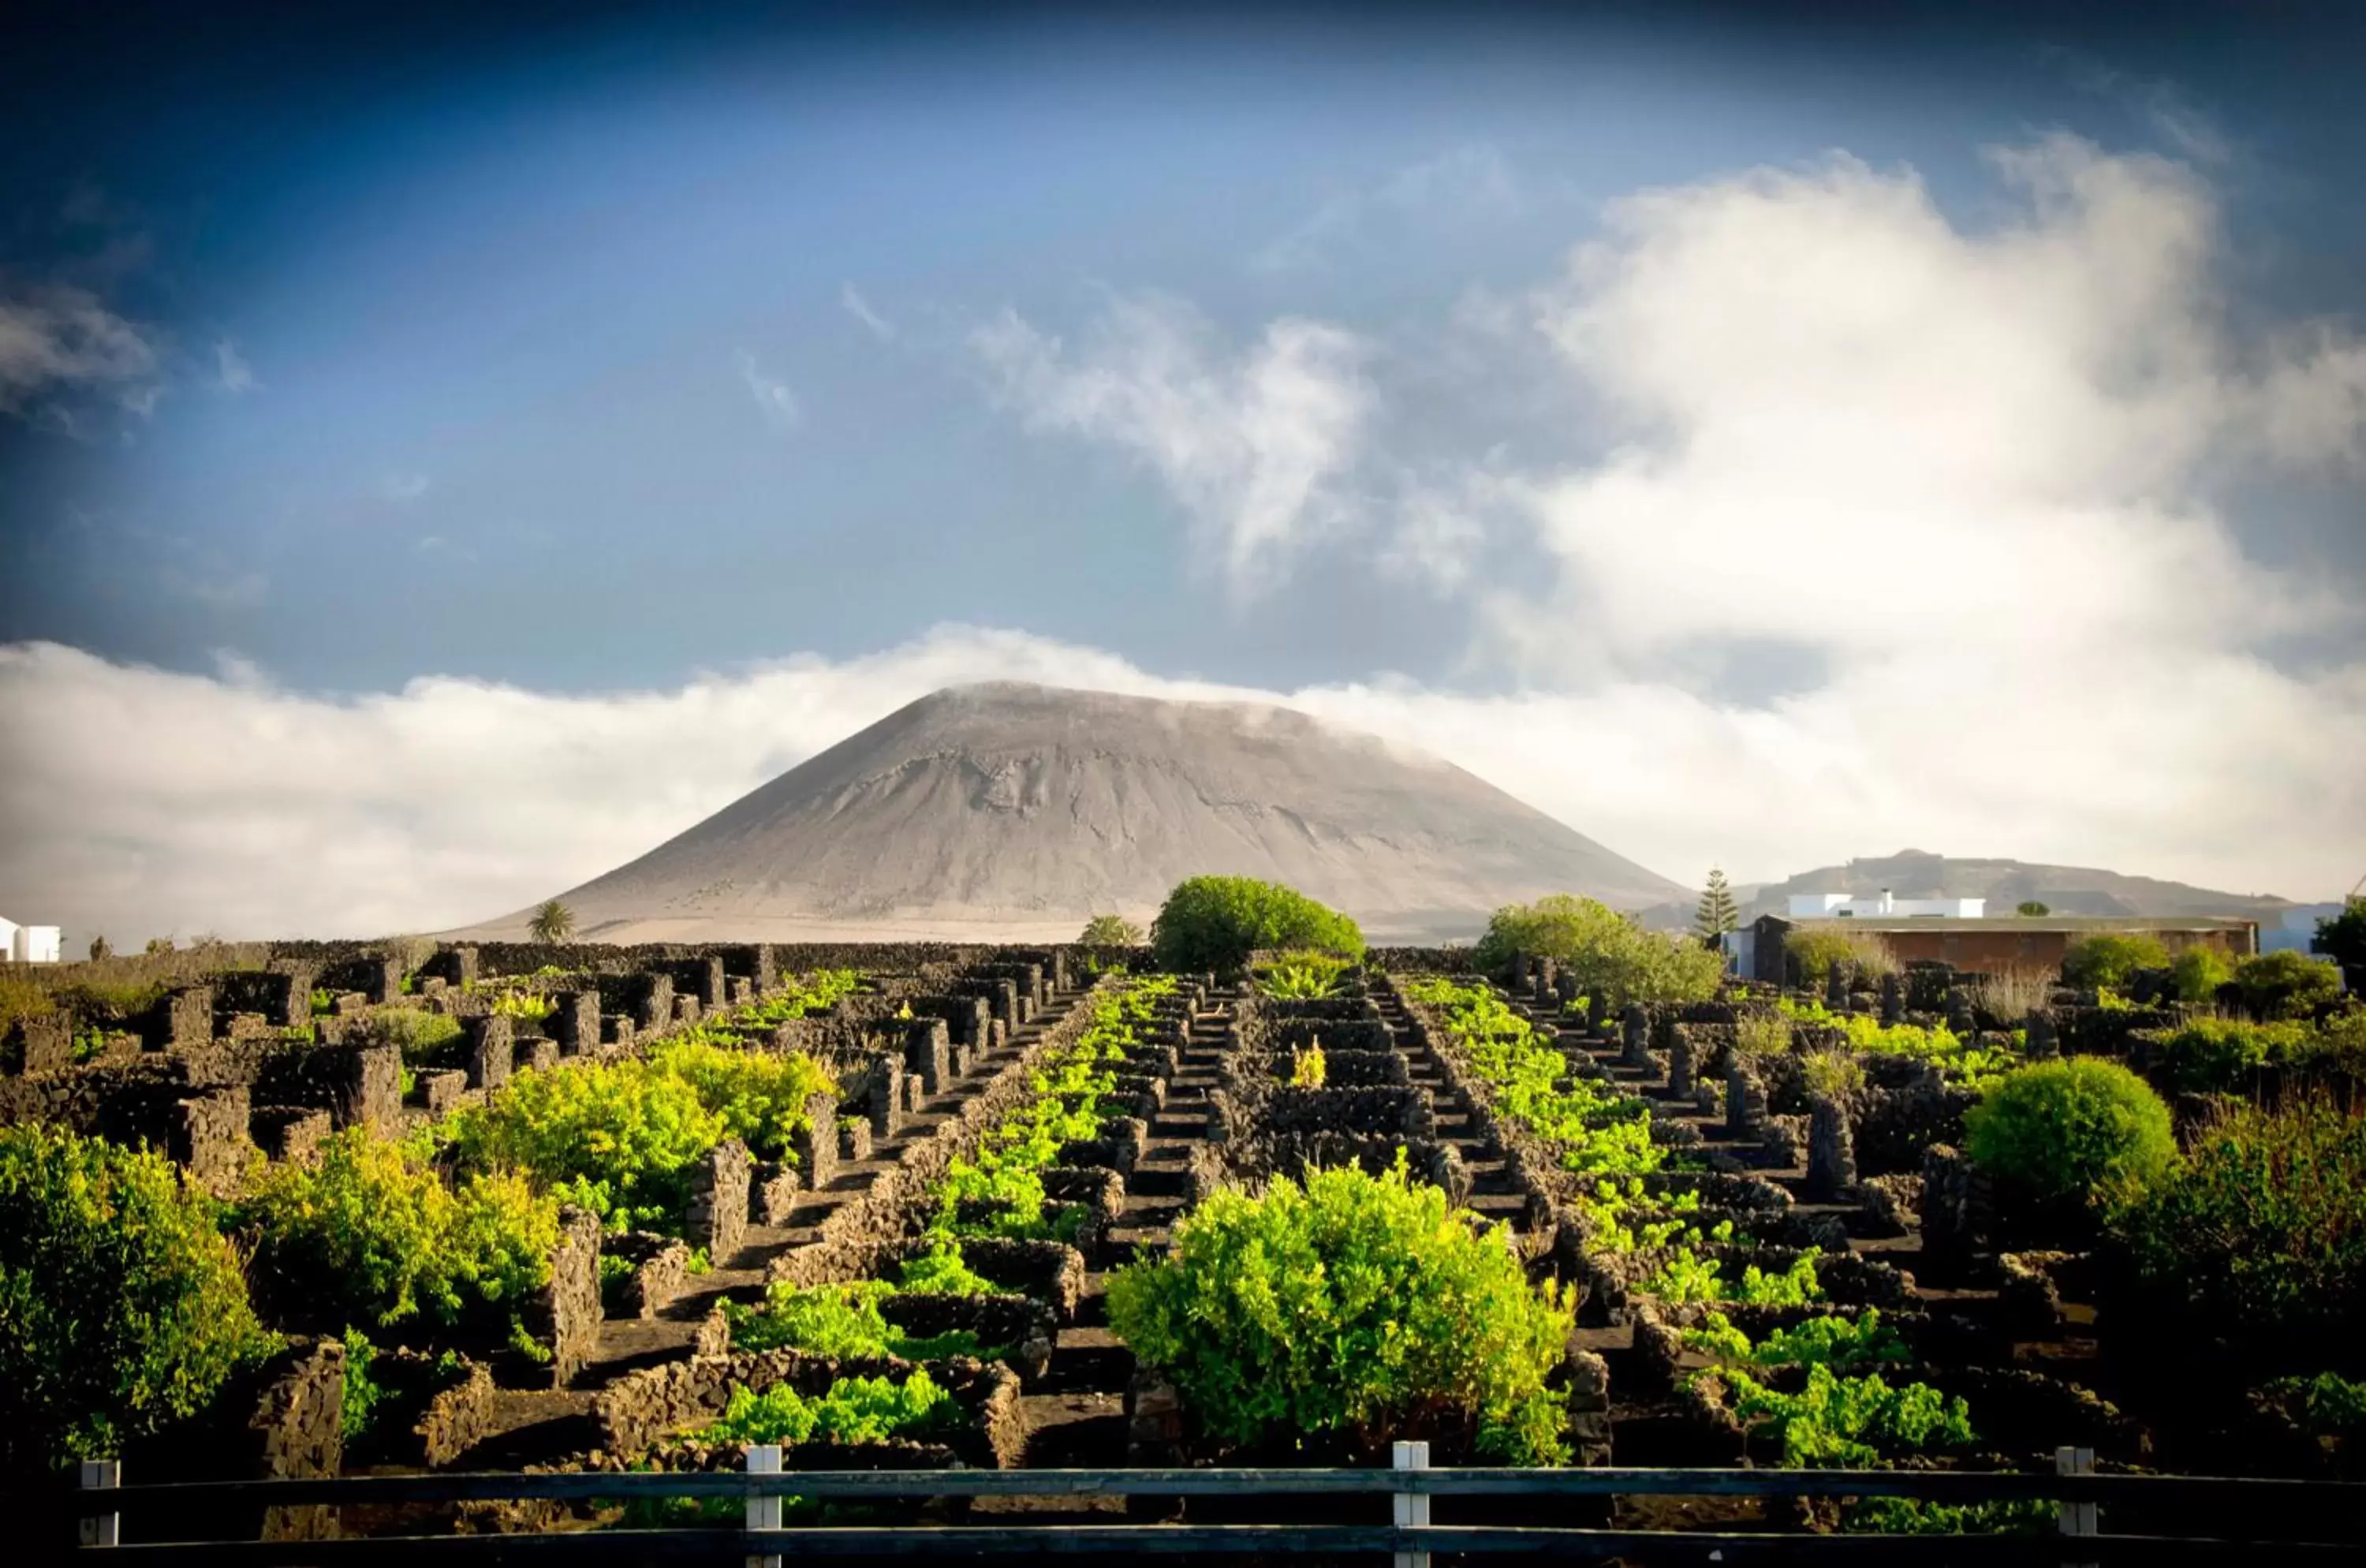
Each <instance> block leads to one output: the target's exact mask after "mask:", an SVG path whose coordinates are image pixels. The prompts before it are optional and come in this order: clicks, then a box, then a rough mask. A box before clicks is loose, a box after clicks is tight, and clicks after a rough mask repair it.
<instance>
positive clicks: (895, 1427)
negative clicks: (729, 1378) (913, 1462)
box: [698, 1367, 962, 1443]
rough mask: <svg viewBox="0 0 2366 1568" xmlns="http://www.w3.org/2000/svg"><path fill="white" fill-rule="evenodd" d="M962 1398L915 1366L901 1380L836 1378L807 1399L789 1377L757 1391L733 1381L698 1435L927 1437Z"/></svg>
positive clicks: (957, 1409)
mask: <svg viewBox="0 0 2366 1568" xmlns="http://www.w3.org/2000/svg"><path fill="white" fill-rule="evenodd" d="M961 1415H962V1409H961V1404H960V1403H959V1402H958V1401H956V1400H955V1399H954V1398H953V1396H952V1393H950V1392H948V1391H947V1390H945V1389H943V1388H941V1387H940V1386H939V1385H938V1384H937V1382H936V1381H935V1380H934V1379H932V1378H930V1377H929V1374H928V1371H927V1370H926V1369H925V1368H920V1367H915V1368H913V1369H912V1371H911V1375H910V1376H908V1377H907V1378H906V1379H905V1380H904V1381H903V1382H900V1383H899V1382H896V1381H895V1380H894V1379H893V1378H884V1377H883V1378H863V1377H855V1378H840V1379H839V1380H838V1381H837V1382H834V1383H832V1384H830V1385H829V1389H828V1393H823V1394H822V1395H821V1396H820V1397H819V1398H814V1399H808V1398H806V1396H805V1395H803V1394H801V1393H798V1392H797V1391H796V1390H795V1389H794V1388H791V1387H790V1386H789V1385H788V1384H787V1383H774V1384H773V1385H772V1387H770V1388H768V1389H766V1390H765V1391H764V1392H763V1393H756V1392H755V1391H753V1390H752V1389H749V1387H748V1386H747V1385H746V1384H744V1383H739V1384H734V1385H733V1387H732V1390H731V1396H730V1402H729V1403H728V1404H726V1405H725V1406H724V1410H723V1419H722V1420H720V1421H717V1422H715V1424H714V1425H713V1426H710V1427H706V1428H704V1430H702V1431H701V1432H700V1433H699V1434H698V1436H699V1437H700V1438H702V1439H704V1440H705V1441H707V1442H711V1443H802V1442H805V1441H806V1440H807V1439H809V1438H811V1439H818V1440H820V1441H822V1442H837V1443H878V1442H884V1441H886V1440H887V1439H888V1438H918V1437H926V1436H927V1435H928V1434H929V1433H930V1432H935V1431H941V1430H942V1429H943V1428H944V1427H948V1426H951V1425H953V1424H954V1423H956V1422H958V1421H959V1420H960V1419H961Z"/></svg>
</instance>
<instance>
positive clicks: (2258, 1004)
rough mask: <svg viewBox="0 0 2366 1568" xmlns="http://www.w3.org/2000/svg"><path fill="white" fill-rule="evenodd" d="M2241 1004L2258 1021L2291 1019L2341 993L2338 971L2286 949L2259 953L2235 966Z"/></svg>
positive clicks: (2236, 983)
mask: <svg viewBox="0 0 2366 1568" xmlns="http://www.w3.org/2000/svg"><path fill="white" fill-rule="evenodd" d="M2235 985H2236V987H2237V988H2238V989H2240V990H2241V991H2242V993H2243V1005H2244V1006H2246V1007H2248V1008H2249V1009H2250V1010H2251V1011H2252V1012H2253V1013H2255V1014H2256V1015H2258V1016H2259V1017H2260V1018H2292V1017H2295V1016H2303V1015H2305V1014H2307V1013H2309V1012H2311V1011H2313V1010H2315V1008H2316V1007H2317V1006H2318V1004H2320V1003H2323V1002H2329V1001H2331V1000H2332V999H2333V998H2335V997H2337V996H2338V995H2340V993H2341V971H2340V969H2339V968H2338V967H2337V966H2336V965H2334V964H2331V963H2328V962H2327V961H2326V960H2325V959H2322V958H2311V957H2310V956H2308V954H2306V953H2294V952H2292V951H2291V950H2290V949H2286V950H2285V951H2283V952H2282V953H2259V954H2258V955H2256V956H2254V957H2250V958H2246V959H2244V960H2242V961H2241V962H2240V963H2238V964H2236V965H2235Z"/></svg>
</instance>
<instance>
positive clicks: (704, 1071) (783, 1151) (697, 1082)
mask: <svg viewBox="0 0 2366 1568" xmlns="http://www.w3.org/2000/svg"><path fill="white" fill-rule="evenodd" d="M649 1066H650V1067H651V1068H652V1069H654V1070H655V1071H657V1072H659V1073H663V1074H666V1075H667V1076H669V1077H676V1078H680V1079H681V1080H682V1082H684V1083H686V1084H688V1085H689V1086H690V1087H691V1089H692V1090H693V1092H694V1093H696V1094H697V1096H698V1101H699V1103H700V1104H701V1105H704V1107H706V1109H707V1110H709V1111H713V1112H714V1113H715V1115H716V1116H718V1117H720V1118H722V1121H723V1131H724V1134H725V1135H727V1136H728V1137H734V1138H737V1139H738V1140H739V1141H740V1142H741V1143H743V1144H746V1145H748V1150H749V1153H750V1154H752V1155H754V1156H756V1157H757V1158H758V1159H769V1160H778V1159H785V1158H787V1157H788V1154H789V1140H790V1139H791V1138H793V1137H794V1136H795V1135H796V1134H798V1133H800V1132H803V1131H804V1130H805V1129H806V1126H808V1125H809V1124H810V1120H811V1119H810V1118H809V1117H807V1116H806V1100H809V1099H811V1098H812V1097H813V1096H814V1095H817V1094H823V1093H835V1092H837V1089H838V1085H837V1084H836V1083H835V1082H833V1081H832V1080H831V1078H830V1076H829V1074H828V1073H827V1072H824V1071H823V1070H822V1067H821V1065H820V1064H819V1063H817V1062H816V1061H815V1060H814V1059H813V1058H812V1057H811V1056H808V1055H806V1054H805V1053H804V1052H802V1051H792V1052H788V1053H785V1054H783V1053H776V1052H771V1051H749V1050H744V1049H735V1048H730V1047H726V1046H721V1045H710V1044H707V1043H704V1042H701V1041H696V1040H689V1041H679V1042H675V1043H668V1044H663V1045H659V1047H658V1048H657V1049H656V1050H655V1051H654V1052H652V1053H651V1054H650V1055H649Z"/></svg>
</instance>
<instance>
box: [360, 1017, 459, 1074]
mask: <svg viewBox="0 0 2366 1568" xmlns="http://www.w3.org/2000/svg"><path fill="white" fill-rule="evenodd" d="M461 1032H462V1031H461V1028H460V1021H459V1020H458V1019H456V1018H454V1017H452V1016H451V1015H449V1014H448V1013H440V1012H423V1011H421V1010H418V1009H415V1008H387V1009H384V1010H381V1011H377V1012H374V1013H372V1014H370V1015H369V1017H368V1018H367V1019H366V1020H365V1021H363V1024H362V1027H361V1030H360V1036H361V1039H362V1040H363V1041H365V1042H366V1043H370V1044H374V1045H396V1046H400V1048H401V1050H402V1059H403V1061H404V1062H406V1063H410V1064H412V1065H414V1066H416V1065H427V1064H434V1063H435V1062H438V1061H440V1060H442V1059H443V1057H444V1055H445V1053H446V1052H447V1051H449V1050H450V1048H451V1047H452V1046H454V1045H456V1043H458V1042H459V1039H460V1035H461Z"/></svg>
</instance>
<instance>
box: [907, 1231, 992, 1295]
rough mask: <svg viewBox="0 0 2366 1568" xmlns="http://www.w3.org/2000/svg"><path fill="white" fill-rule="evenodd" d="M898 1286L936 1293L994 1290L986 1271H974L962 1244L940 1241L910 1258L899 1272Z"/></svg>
mask: <svg viewBox="0 0 2366 1568" xmlns="http://www.w3.org/2000/svg"><path fill="white" fill-rule="evenodd" d="M896 1288H897V1289H898V1290H904V1291H910V1292H914V1293H915V1294H919V1295H932V1296H983V1295H987V1294H990V1293H991V1292H993V1290H994V1285H993V1282H992V1281H991V1280H987V1279H986V1277H985V1276H984V1275H981V1274H976V1273H974V1272H972V1271H971V1269H970V1266H969V1263H968V1261H967V1260H966V1259H964V1258H963V1257H962V1249H961V1245H960V1243H958V1242H952V1241H942V1240H941V1241H938V1242H937V1243H935V1244H934V1245H933V1246H931V1247H929V1250H928V1251H926V1252H924V1253H922V1254H921V1255H920V1256H919V1257H918V1258H908V1259H907V1260H906V1262H905V1264H904V1267H903V1269H902V1271H901V1272H900V1273H898V1274H897V1276H896Z"/></svg>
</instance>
